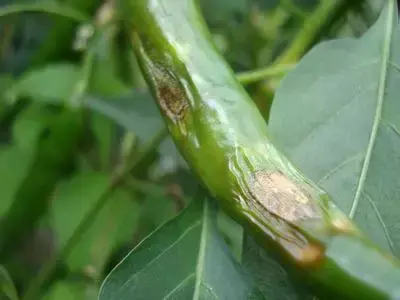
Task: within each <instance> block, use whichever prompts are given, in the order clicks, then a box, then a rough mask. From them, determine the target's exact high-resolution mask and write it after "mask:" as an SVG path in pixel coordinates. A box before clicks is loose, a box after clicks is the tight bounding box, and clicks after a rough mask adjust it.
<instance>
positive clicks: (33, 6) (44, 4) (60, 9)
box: [0, 0, 89, 22]
mask: <svg viewBox="0 0 400 300" xmlns="http://www.w3.org/2000/svg"><path fill="white" fill-rule="evenodd" d="M36 2H37V3H11V4H8V5H5V6H1V7H0V18H1V17H4V16H7V15H11V14H15V13H24V12H40V13H48V14H55V15H57V16H61V17H66V18H69V19H72V20H76V21H79V22H85V21H88V20H89V17H88V16H86V15H85V14H83V13H82V12H80V11H79V10H75V9H73V8H72V7H69V6H67V5H63V4H60V3H59V2H58V1H51V0H41V1H36Z"/></svg>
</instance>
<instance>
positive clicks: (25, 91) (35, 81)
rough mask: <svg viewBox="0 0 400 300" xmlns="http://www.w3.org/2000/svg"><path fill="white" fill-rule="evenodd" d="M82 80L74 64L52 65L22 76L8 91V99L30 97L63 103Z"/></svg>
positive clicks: (47, 101)
mask: <svg viewBox="0 0 400 300" xmlns="http://www.w3.org/2000/svg"><path fill="white" fill-rule="evenodd" d="M79 78H80V70H79V67H78V66H76V65H73V64H67V63H63V64H52V65H48V66H45V67H40V68H37V69H34V70H31V71H29V72H27V73H25V74H24V75H22V76H21V77H20V78H19V79H18V80H17V81H16V82H15V83H14V85H12V86H11V87H10V88H9V89H8V90H7V91H6V97H7V98H10V99H16V98H19V97H29V98H31V99H33V100H35V101H39V102H45V103H62V102H63V101H65V100H66V99H68V98H69V97H70V96H71V92H72V91H73V90H74V88H75V84H76V83H77V81H78V80H79Z"/></svg>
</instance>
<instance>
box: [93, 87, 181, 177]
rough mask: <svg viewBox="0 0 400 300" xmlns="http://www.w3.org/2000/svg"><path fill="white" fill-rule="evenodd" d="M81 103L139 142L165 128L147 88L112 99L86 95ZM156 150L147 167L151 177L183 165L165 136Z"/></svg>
mask: <svg viewBox="0 0 400 300" xmlns="http://www.w3.org/2000/svg"><path fill="white" fill-rule="evenodd" d="M85 103H86V105H87V107H89V108H90V109H92V110H94V111H96V112H98V113H100V114H102V115H104V116H106V117H108V118H110V119H111V120H113V121H114V122H115V123H117V124H118V125H119V126H121V127H123V128H125V129H126V130H127V131H130V132H133V133H134V134H136V136H137V138H138V139H139V140H140V141H146V140H147V139H148V138H149V137H151V136H155V135H156V134H157V133H158V132H160V131H161V130H162V129H163V128H164V127H165V125H164V122H163V119H162V117H161V114H160V112H159V110H158V108H157V105H156V104H155V101H154V100H153V99H152V97H151V95H150V93H149V92H148V91H132V92H131V93H129V94H126V95H124V96H120V97H112V98H104V97H88V99H86V101H85ZM158 150H159V152H160V154H161V158H160V160H159V161H157V163H155V165H154V166H153V168H152V170H151V173H152V177H153V178H158V177H161V176H162V175H165V173H169V172H173V171H175V170H176V169H177V168H178V167H184V168H187V166H186V163H185V161H184V160H183V158H182V157H181V155H180V154H179V152H178V151H177V149H176V147H175V144H174V143H173V141H172V139H171V138H167V139H165V140H164V141H163V142H162V143H161V145H160V147H159V149H158Z"/></svg>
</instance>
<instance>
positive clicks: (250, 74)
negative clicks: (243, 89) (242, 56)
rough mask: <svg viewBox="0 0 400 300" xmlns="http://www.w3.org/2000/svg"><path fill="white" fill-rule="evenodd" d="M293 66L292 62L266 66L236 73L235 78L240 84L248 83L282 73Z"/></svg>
mask: <svg viewBox="0 0 400 300" xmlns="http://www.w3.org/2000/svg"><path fill="white" fill-rule="evenodd" d="M294 66H295V65H294V64H287V65H274V66H268V67H266V68H263V69H257V70H252V71H247V72H241V73H238V74H237V75H236V78H237V79H238V80H239V81H240V83H242V84H249V83H252V82H255V81H259V80H263V79H265V78H268V77H275V76H280V75H284V74H285V73H286V72H288V71H290V70H292V69H293V68H294Z"/></svg>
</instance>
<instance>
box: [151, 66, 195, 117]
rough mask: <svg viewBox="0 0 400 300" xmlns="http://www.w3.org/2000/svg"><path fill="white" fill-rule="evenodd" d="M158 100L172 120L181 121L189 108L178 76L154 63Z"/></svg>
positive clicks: (153, 71)
mask: <svg viewBox="0 0 400 300" xmlns="http://www.w3.org/2000/svg"><path fill="white" fill-rule="evenodd" d="M152 73H153V76H154V80H155V88H156V93H157V100H158V102H159V104H160V107H161V109H162V111H163V112H164V113H165V114H166V116H167V117H168V118H170V119H171V120H172V121H174V122H177V121H181V120H182V119H183V118H184V117H185V115H186V113H187V110H188V107H189V105H188V100H187V97H186V94H185V90H184V89H183V87H182V85H181V83H180V82H179V80H178V78H176V77H175V76H174V75H173V74H171V73H170V72H169V71H168V70H166V69H165V68H163V67H161V66H160V65H154V68H153V70H152Z"/></svg>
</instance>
